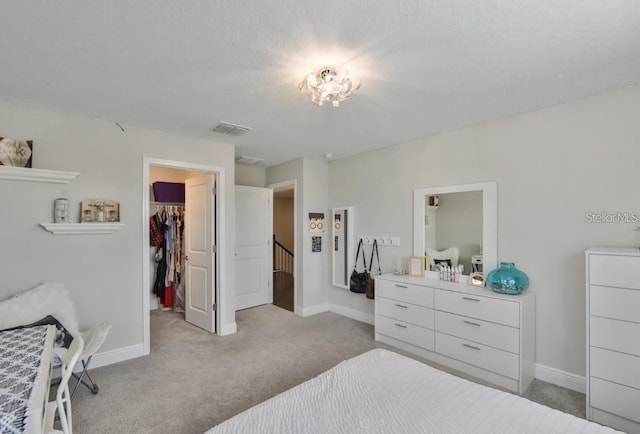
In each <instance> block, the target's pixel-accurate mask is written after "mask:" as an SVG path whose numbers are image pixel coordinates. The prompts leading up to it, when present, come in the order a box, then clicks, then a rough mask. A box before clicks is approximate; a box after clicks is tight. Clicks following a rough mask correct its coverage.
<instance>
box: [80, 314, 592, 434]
mask: <svg viewBox="0 0 640 434" xmlns="http://www.w3.org/2000/svg"><path fill="white" fill-rule="evenodd" d="M181 318H182V315H181V314H176V313H172V312H160V311H154V312H152V315H151V355H149V356H146V357H142V358H139V359H135V360H130V361H127V362H122V363H118V364H115V365H110V366H106V367H103V368H98V369H95V370H93V371H92V373H93V377H94V379H95V380H96V381H97V382H98V384H99V385H100V393H99V394H98V395H92V394H91V393H90V392H89V391H88V390H87V389H86V388H84V387H82V388H81V389H79V391H78V394H77V395H76V397H75V399H74V402H73V425H74V433H76V434H83V433H86V434H100V433H155V434H161V433H172V434H173V433H185V434H190V433H193V434H200V433H203V432H204V431H206V430H207V429H209V428H211V427H212V426H214V425H216V424H218V423H220V422H222V421H223V420H225V419H227V418H229V417H231V416H233V415H235V414H237V413H239V412H241V411H243V410H245V409H247V408H249V407H251V406H253V405H255V404H257V403H259V402H261V401H264V400H265V399H267V398H269V397H271V396H274V395H276V394H278V393H280V392H283V391H284V390H287V389H289V388H291V387H293V386H295V385H297V384H299V383H301V382H303V381H306V380H308V379H310V378H313V377H315V376H317V375H318V374H320V373H321V372H324V371H326V370H327V369H329V368H331V367H332V366H335V365H336V364H338V363H339V362H341V361H343V360H345V359H348V358H351V357H353V356H356V355H358V354H361V353H363V352H365V351H368V350H370V349H372V348H375V347H384V348H389V347H387V346H385V345H383V344H378V343H376V342H374V341H373V326H371V325H369V324H364V323H361V322H358V321H354V320H351V319H348V318H345V317H342V316H340V315H336V314H333V313H329V312H327V313H323V314H319V315H315V316H312V317H309V318H299V317H297V316H295V315H293V314H292V313H291V312H289V311H286V310H283V309H280V308H278V307H276V306H273V305H266V306H260V307H257V308H253V309H247V310H244V311H240V312H237V314H236V321H237V323H238V333H236V334H235V335H232V336H226V337H219V336H215V335H211V334H209V333H207V332H205V331H202V330H200V329H198V328H197V327H195V326H192V325H191V324H189V323H186V322H185V321H183V320H182V319H181ZM467 378H468V377H467ZM525 396H526V397H527V398H529V399H532V400H534V401H537V402H541V403H543V404H546V405H549V406H551V407H554V408H558V409H560V410H563V411H567V412H568V413H572V414H575V415H577V416H581V417H584V411H585V410H584V395H583V394H580V393H576V392H573V391H570V390H567V389H563V388H560V387H557V386H553V385H550V384H547V383H543V382H540V381H537V380H536V381H534V383H533V384H532V386H531V387H530V388H529V390H528V391H527V393H526V395H525Z"/></svg>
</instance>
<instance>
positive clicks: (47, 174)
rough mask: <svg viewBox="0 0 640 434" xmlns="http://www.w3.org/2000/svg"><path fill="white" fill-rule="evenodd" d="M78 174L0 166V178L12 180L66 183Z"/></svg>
mask: <svg viewBox="0 0 640 434" xmlns="http://www.w3.org/2000/svg"><path fill="white" fill-rule="evenodd" d="M78 175H79V173H78V172H61V171H59V170H46V169H32V168H30V167H11V166H2V168H0V179H10V180H12V181H35V182H50V183H54V184H67V183H69V182H71V181H73V180H74V179H76V178H77V177H78Z"/></svg>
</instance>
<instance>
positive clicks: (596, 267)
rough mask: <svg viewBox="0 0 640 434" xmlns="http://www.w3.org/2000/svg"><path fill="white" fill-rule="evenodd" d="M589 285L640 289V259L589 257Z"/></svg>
mask: <svg viewBox="0 0 640 434" xmlns="http://www.w3.org/2000/svg"><path fill="white" fill-rule="evenodd" d="M589 283H591V284H592V285H600V286H617V287H619V288H633V289H640V257H637V256H636V257H633V256H615V255H589Z"/></svg>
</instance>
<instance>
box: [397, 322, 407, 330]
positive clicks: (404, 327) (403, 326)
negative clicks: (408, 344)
mask: <svg viewBox="0 0 640 434" xmlns="http://www.w3.org/2000/svg"><path fill="white" fill-rule="evenodd" d="M395 324H396V325H397V326H398V327H401V328H403V329H406V328H407V326H406V325H404V324H398V323H395Z"/></svg>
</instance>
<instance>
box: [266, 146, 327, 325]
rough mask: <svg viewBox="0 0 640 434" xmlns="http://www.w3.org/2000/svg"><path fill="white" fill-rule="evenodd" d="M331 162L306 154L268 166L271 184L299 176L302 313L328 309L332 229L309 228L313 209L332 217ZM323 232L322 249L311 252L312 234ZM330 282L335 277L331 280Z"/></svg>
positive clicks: (298, 268) (298, 298) (298, 263)
mask: <svg viewBox="0 0 640 434" xmlns="http://www.w3.org/2000/svg"><path fill="white" fill-rule="evenodd" d="M328 170H329V168H328V164H327V163H326V162H324V161H316V160H310V159H307V158H302V159H298V160H293V161H290V162H287V163H284V164H280V165H277V166H273V167H269V168H268V169H267V179H266V181H267V185H270V184H275V183H279V182H284V181H292V180H296V198H295V200H296V210H295V213H296V219H297V229H296V249H295V257H296V283H297V288H296V292H297V294H296V306H295V312H296V313H297V314H298V315H302V316H307V315H312V314H314V313H318V312H321V311H325V310H328V308H329V307H328V304H327V291H326V285H327V279H330V269H329V257H330V255H331V251H330V249H329V240H330V239H331V233H330V231H327V232H324V233H323V234H315V233H314V234H312V233H310V232H309V229H308V223H309V213H310V212H323V213H324V214H325V222H326V221H328V220H327V219H330V211H331V210H330V209H329V206H328V203H329V199H328ZM313 235H316V236H317V235H321V236H322V252H320V253H312V252H311V237H312V236H313ZM328 281H329V282H330V281H331V280H328Z"/></svg>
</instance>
